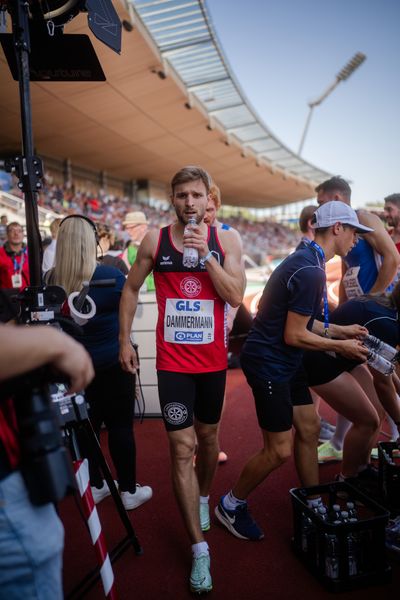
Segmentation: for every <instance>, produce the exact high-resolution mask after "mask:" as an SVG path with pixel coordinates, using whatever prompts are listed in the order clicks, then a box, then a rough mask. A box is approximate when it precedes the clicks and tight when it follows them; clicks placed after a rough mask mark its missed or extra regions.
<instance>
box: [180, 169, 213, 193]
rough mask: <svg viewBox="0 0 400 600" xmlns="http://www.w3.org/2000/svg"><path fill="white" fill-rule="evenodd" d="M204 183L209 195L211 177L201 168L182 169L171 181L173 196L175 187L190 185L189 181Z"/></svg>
mask: <svg viewBox="0 0 400 600" xmlns="http://www.w3.org/2000/svg"><path fill="white" fill-rule="evenodd" d="M198 180H200V181H202V182H203V183H204V185H205V188H206V191H207V194H208V193H209V191H210V187H211V177H210V176H209V174H208V173H207V171H205V170H204V169H202V168H201V167H196V166H193V165H189V166H187V167H183V168H182V169H180V170H179V171H178V172H177V173H175V175H174V176H173V178H172V181H171V192H172V195H173V194H174V192H175V187H176V186H177V185H180V184H181V183H188V182H189V181H198Z"/></svg>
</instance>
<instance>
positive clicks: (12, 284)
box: [0, 221, 29, 291]
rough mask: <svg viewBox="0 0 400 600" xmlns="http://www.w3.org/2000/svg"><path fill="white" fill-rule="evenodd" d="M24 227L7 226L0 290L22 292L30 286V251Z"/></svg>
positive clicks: (0, 263) (1, 254)
mask: <svg viewBox="0 0 400 600" xmlns="http://www.w3.org/2000/svg"><path fill="white" fill-rule="evenodd" d="M23 239H24V230H23V229H22V225H20V224H19V223H17V222H16V221H13V222H12V223H9V224H8V225H7V241H6V242H5V244H4V246H2V247H1V248H0V288H2V289H15V290H18V291H19V290H22V289H24V288H25V287H26V286H27V285H29V264H28V250H27V247H26V245H25V244H24V241H23Z"/></svg>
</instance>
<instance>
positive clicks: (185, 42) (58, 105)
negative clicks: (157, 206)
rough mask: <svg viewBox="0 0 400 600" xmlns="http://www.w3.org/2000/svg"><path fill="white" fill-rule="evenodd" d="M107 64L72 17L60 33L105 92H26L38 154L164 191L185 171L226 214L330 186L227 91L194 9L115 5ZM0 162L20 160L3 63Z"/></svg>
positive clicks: (152, 2) (198, 3)
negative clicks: (85, 59)
mask: <svg viewBox="0 0 400 600" xmlns="http://www.w3.org/2000/svg"><path fill="white" fill-rule="evenodd" d="M114 5H115V7H116V8H117V11H118V14H119V16H120V18H121V19H125V20H127V21H130V22H131V23H132V25H133V30H132V31H127V30H126V29H125V28H123V30H122V32H123V37H122V53H121V55H120V56H118V55H116V54H115V53H114V52H112V51H111V50H110V49H109V48H107V47H106V46H105V45H104V44H102V43H100V42H98V41H97V40H96V39H95V38H94V37H93V36H92V34H91V33H90V32H89V29H88V26H87V19H86V17H85V15H83V14H81V15H79V16H78V17H76V18H74V19H73V20H72V21H71V23H70V24H68V25H67V26H66V27H65V32H66V33H86V34H89V35H90V37H91V39H92V42H93V45H94V47H95V50H96V53H97V56H98V57H99V59H100V62H101V64H102V67H103V70H104V72H105V74H106V77H107V81H106V82H73V83H70V82H32V84H31V95H32V113H33V126H34V141H35V146H36V149H37V153H38V154H39V155H43V156H51V157H53V158H59V159H65V158H68V159H70V160H71V162H72V163H73V164H76V165H79V166H83V167H86V168H90V169H94V170H102V171H105V172H107V173H108V174H109V175H110V176H113V177H116V178H119V179H124V180H131V179H149V180H154V181H161V182H168V181H169V180H170V179H171V176H172V175H173V173H174V172H175V171H176V170H178V169H179V168H180V167H182V166H183V165H185V164H199V165H202V166H203V167H204V168H205V169H207V170H208V171H209V172H210V174H211V175H212V176H213V178H214V179H215V181H216V183H217V184H218V185H219V186H220V187H221V190H222V193H223V199H224V203H226V204H232V205H238V206H253V207H268V206H274V205H280V204H285V203H288V202H294V201H299V200H303V199H306V198H310V197H311V196H313V193H314V192H313V190H314V187H315V185H316V184H317V183H319V182H320V181H322V180H323V179H326V178H327V177H329V176H330V174H329V173H327V172H325V171H322V170H320V169H318V168H316V167H314V166H313V165H311V164H309V163H307V162H306V161H304V160H303V159H301V158H300V157H299V156H297V155H296V154H295V153H294V152H292V151H291V150H289V149H288V148H287V147H286V146H285V145H284V144H283V143H282V142H281V141H279V139H278V138H277V137H276V136H275V135H273V134H272V133H271V131H270V130H269V129H268V127H267V126H266V125H265V124H264V123H263V122H262V121H261V119H260V118H259V117H258V116H257V114H256V112H255V111H254V109H253V108H252V107H251V105H250V104H249V102H248V101H247V100H246V98H245V95H244V93H243V91H242V90H241V88H240V86H239V84H238V83H237V82H236V80H235V78H234V76H233V74H232V72H231V70H230V68H229V66H228V63H227V61H226V59H225V57H224V54H223V52H222V49H221V46H220V44H219V43H218V40H217V37H216V34H215V32H214V30H213V27H212V24H211V22H210V17H209V15H208V13H207V10H206V7H205V4H204V2H203V0H141V1H131V2H129V1H128V0H127V1H126V2H124V3H123V4H122V3H121V4H119V3H118V2H115V3H114ZM0 82H1V89H2V94H1V96H0V110H1V114H2V127H1V130H0V153H1V154H2V155H3V156H4V154H6V153H7V152H15V151H18V150H19V141H20V125H19V123H20V117H19V97H18V85H17V83H16V82H14V81H13V80H12V78H11V75H10V72H9V69H8V65H7V62H6V60H5V57H4V54H3V52H1V53H0Z"/></svg>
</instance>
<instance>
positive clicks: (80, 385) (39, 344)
mask: <svg viewBox="0 0 400 600" xmlns="http://www.w3.org/2000/svg"><path fill="white" fill-rule="evenodd" d="M0 346H1V347H2V348H4V350H5V351H4V352H1V353H0V380H6V379H11V378H12V377H15V376H17V375H22V374H24V373H28V372H29V371H33V370H34V369H37V368H38V367H42V366H45V365H52V366H54V367H55V369H57V370H58V371H61V373H63V374H64V375H66V376H67V377H68V378H69V379H70V381H71V383H70V385H69V391H70V392H71V393H74V392H77V391H79V390H82V389H84V388H85V387H86V386H87V385H88V384H89V383H90V382H91V380H92V379H93V377H94V370H93V365H92V361H91V359H90V356H89V355H88V353H87V352H86V350H85V349H84V347H83V346H82V345H81V344H79V343H78V342H75V340H73V339H72V338H71V337H70V336H68V335H66V334H65V333H61V332H60V331H57V330H56V329H54V328H53V327H50V326H41V325H38V326H35V327H25V326H22V325H16V326H15V325H0Z"/></svg>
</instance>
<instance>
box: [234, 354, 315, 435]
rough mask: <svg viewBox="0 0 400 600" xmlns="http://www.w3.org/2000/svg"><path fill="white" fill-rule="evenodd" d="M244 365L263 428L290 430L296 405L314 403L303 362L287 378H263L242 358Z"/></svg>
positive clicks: (276, 430) (278, 430) (267, 429)
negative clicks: (248, 366)
mask: <svg viewBox="0 0 400 600" xmlns="http://www.w3.org/2000/svg"><path fill="white" fill-rule="evenodd" d="M242 367H243V371H244V374H245V375H246V379H247V382H248V384H249V386H250V387H251V389H252V392H253V396H254V400H255V403H256V411H257V419H258V424H259V426H260V427H261V429H265V430H266V431H271V432H275V433H277V432H280V431H288V430H289V429H291V428H292V425H293V407H294V406H303V405H307V404H312V398H311V394H310V391H309V389H308V383H307V378H306V374H305V372H304V369H303V368H302V367H301V366H300V367H299V369H298V370H297V371H296V373H295V374H294V375H293V377H292V378H291V379H290V380H289V381H285V382H275V381H270V380H268V379H260V378H258V377H255V376H254V374H253V373H250V372H249V371H247V372H246V367H245V365H244V364H243V362H242Z"/></svg>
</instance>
